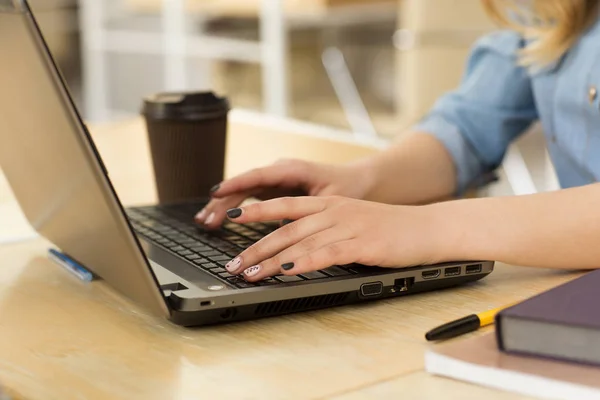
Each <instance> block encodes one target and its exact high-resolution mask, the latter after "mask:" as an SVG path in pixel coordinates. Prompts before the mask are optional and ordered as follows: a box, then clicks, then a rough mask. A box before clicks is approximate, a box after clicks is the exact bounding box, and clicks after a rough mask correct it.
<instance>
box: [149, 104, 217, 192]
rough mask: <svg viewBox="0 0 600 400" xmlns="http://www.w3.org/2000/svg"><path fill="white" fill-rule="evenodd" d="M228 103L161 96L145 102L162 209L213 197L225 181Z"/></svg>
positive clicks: (155, 175)
mask: <svg viewBox="0 0 600 400" xmlns="http://www.w3.org/2000/svg"><path fill="white" fill-rule="evenodd" d="M228 112H229V102H228V101H227V99H226V98H224V97H218V96H216V95H215V94H214V93H212V92H195V93H158V94H155V95H152V96H150V97H148V98H146V99H144V105H143V109H142V114H143V115H144V117H145V120H146V127H147V130H148V138H149V142H150V151H151V155H152V165H153V167H154V177H155V180H156V188H157V192H158V200H159V202H160V203H161V204H165V203H175V202H182V201H188V200H194V199H200V198H206V197H208V194H209V192H210V189H211V188H212V187H213V186H214V185H216V184H218V183H219V182H221V181H222V180H223V174H224V169H225V146H226V139H227V115H228Z"/></svg>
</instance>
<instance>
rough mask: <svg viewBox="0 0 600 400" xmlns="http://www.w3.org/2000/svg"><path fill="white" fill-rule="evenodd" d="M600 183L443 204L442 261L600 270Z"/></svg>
mask: <svg viewBox="0 0 600 400" xmlns="http://www.w3.org/2000/svg"><path fill="white" fill-rule="evenodd" d="M599 204H600V184H594V185H589V186H584V187H579V188H574V189H566V190H560V191H557V192H550V193H541V194H534V195H528V196H514V197H496V198H484V199H471V200H459V201H453V202H447V203H439V204H434V205H431V206H425V207H431V208H430V210H431V211H432V212H433V214H435V215H436V219H437V220H438V221H439V224H440V228H439V230H437V231H436V232H435V234H434V236H436V237H437V238H436V239H435V240H434V242H436V243H438V244H439V246H438V248H439V249H440V255H442V254H443V257H442V258H443V259H455V260H456V259H467V260H497V261H502V262H506V263H510V264H516V265H524V266H537V267H549V268H573V269H591V268H598V267H600V207H599Z"/></svg>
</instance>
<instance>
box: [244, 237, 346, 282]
mask: <svg viewBox="0 0 600 400" xmlns="http://www.w3.org/2000/svg"><path fill="white" fill-rule="evenodd" d="M347 241H348V239H346V238H345V236H344V234H343V232H342V231H340V230H339V229H335V228H329V229H326V230H324V231H320V232H318V233H316V234H314V235H311V236H308V237H306V238H305V239H303V240H301V241H299V242H298V243H296V244H294V245H292V246H290V247H289V248H287V249H286V250H284V251H282V252H280V253H278V254H276V255H274V256H273V257H271V258H267V259H265V260H264V261H262V262H260V263H258V264H255V265H252V266H251V267H249V268H246V269H245V270H244V271H243V275H244V278H245V279H247V280H248V281H251V282H255V281H259V280H261V279H264V278H266V277H269V276H273V275H277V274H280V273H283V274H285V275H298V274H301V273H302V272H309V271H314V270H317V269H322V268H326V267H330V266H332V265H335V264H339V263H340V262H342V261H343V259H344V258H348V257H349V255H344V254H342V253H341V251H342V250H343V248H342V247H341V246H345V245H344V244H343V243H345V242H347ZM323 249H328V250H327V251H323ZM338 250H339V251H340V253H337V251H338ZM345 250H350V249H345ZM333 251H336V253H334V252H333ZM348 262H349V261H348Z"/></svg>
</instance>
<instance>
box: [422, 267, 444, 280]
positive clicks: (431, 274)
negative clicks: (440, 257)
mask: <svg viewBox="0 0 600 400" xmlns="http://www.w3.org/2000/svg"><path fill="white" fill-rule="evenodd" d="M421 276H422V277H423V279H434V278H437V277H438V276H440V270H439V269H432V270H429V271H423V272H422V273H421Z"/></svg>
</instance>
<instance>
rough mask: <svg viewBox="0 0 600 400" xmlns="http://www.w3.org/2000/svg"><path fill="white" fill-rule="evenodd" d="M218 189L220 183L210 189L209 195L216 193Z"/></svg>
mask: <svg viewBox="0 0 600 400" xmlns="http://www.w3.org/2000/svg"><path fill="white" fill-rule="evenodd" d="M220 188H221V184H220V183H218V184H216V185H215V186H213V187H212V188H211V189H210V194H213V193H214V192H216V191H217V190H219V189H220Z"/></svg>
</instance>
